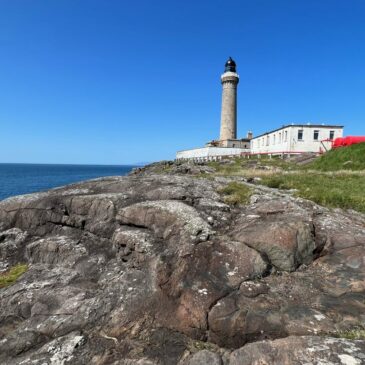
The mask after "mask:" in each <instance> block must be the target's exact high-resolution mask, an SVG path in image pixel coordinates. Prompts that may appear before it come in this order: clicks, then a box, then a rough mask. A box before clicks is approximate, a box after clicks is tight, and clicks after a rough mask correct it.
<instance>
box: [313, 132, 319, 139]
mask: <svg viewBox="0 0 365 365" xmlns="http://www.w3.org/2000/svg"><path fill="white" fill-rule="evenodd" d="M313 139H314V140H315V141H318V139H319V131H318V130H315V131H313Z"/></svg>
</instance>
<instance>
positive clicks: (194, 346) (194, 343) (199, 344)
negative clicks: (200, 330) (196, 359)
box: [186, 340, 219, 353]
mask: <svg viewBox="0 0 365 365" xmlns="http://www.w3.org/2000/svg"><path fill="white" fill-rule="evenodd" d="M186 348H187V349H188V350H189V351H190V352H191V353H195V352H198V351H202V350H209V351H213V352H217V351H218V349H219V347H218V346H217V345H216V344H214V343H211V342H204V341H198V340H190V341H188V343H187V344H186Z"/></svg>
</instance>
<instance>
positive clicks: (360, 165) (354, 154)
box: [305, 143, 365, 171]
mask: <svg viewBox="0 0 365 365" xmlns="http://www.w3.org/2000/svg"><path fill="white" fill-rule="evenodd" d="M305 169H311V170H320V171H339V170H356V171H358V170H365V143H358V144H354V145H352V146H348V147H340V148H336V149H333V150H331V151H329V152H327V153H325V154H324V155H322V156H321V157H319V158H318V159H316V160H315V161H313V162H311V163H309V164H308V165H306V166H305Z"/></svg>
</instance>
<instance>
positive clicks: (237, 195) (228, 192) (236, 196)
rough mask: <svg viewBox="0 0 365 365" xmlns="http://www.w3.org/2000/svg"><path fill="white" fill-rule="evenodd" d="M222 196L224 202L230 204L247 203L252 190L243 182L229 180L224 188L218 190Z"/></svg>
mask: <svg viewBox="0 0 365 365" xmlns="http://www.w3.org/2000/svg"><path fill="white" fill-rule="evenodd" d="M218 193H220V194H222V195H223V196H224V202H225V203H226V204H230V205H236V204H247V203H248V202H249V201H250V197H251V195H252V194H253V190H252V189H251V188H250V187H249V186H247V185H244V184H240V183H238V182H231V183H229V184H228V185H227V186H225V187H224V188H221V189H219V190H218Z"/></svg>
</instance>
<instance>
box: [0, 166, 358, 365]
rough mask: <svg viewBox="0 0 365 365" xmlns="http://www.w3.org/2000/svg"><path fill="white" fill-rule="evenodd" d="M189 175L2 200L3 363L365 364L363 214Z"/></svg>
mask: <svg viewBox="0 0 365 365" xmlns="http://www.w3.org/2000/svg"><path fill="white" fill-rule="evenodd" d="M185 167H186V166H185V165H177V166H175V165H172V164H169V163H165V164H163V165H161V164H156V165H153V166H152V167H150V168H144V169H140V170H138V171H135V172H134V173H133V174H131V175H130V176H126V177H111V178H103V179H96V180H91V181H86V182H83V183H79V184H73V185H69V186H66V187H62V188H58V189H53V190H50V191H48V192H44V193H38V194H31V195H24V196H19V197H14V198H9V199H7V200H4V201H2V202H0V272H6V271H7V270H8V269H9V268H11V267H12V266H14V265H15V264H17V263H27V264H28V271H27V272H26V273H25V274H24V275H23V276H22V277H21V278H19V279H18V280H17V281H16V282H15V283H14V284H13V285H11V286H8V287H6V288H1V289H0V308H1V311H0V363H1V364H9V365H11V364H36V365H37V364H39V365H41V364H42V365H43V364H65V365H66V364H98V365H99V364H100V365H102V364H105V365H106V364H115V365H117V364H134V365H135V364H144V365H150V364H168V365H173V364H181V365H198V364H217V365H235V364H246V363H247V364H261V365H262V364H270V365H271V364H308V363H313V364H317V363H318V364H322V363H323V364H324V363H328V364H330V363H331V364H332V363H333V364H362V363H364V362H365V359H364V357H363V355H362V353H363V352H364V341H351V340H345V339H341V338H335V337H334V336H338V334H339V333H346V331H348V330H351V329H354V328H359V329H361V328H362V327H363V326H364V325H365V323H364V322H365V317H364V313H365V285H364V282H365V280H364V279H365V278H364V272H365V261H364V246H365V217H364V216H363V215H361V214H359V213H356V212H352V211H350V212H344V211H340V210H328V209H326V208H323V207H320V206H317V205H316V204H314V203H311V202H308V201H305V200H302V199H298V198H295V197H292V196H290V194H289V193H288V194H284V193H282V192H279V191H276V190H272V189H268V188H264V187H260V186H251V188H252V189H253V195H252V196H251V203H250V204H247V205H241V206H239V205H236V206H229V205H227V204H226V203H225V202H224V197H223V196H221V195H220V194H219V191H220V190H221V189H222V188H223V187H225V186H226V185H227V184H228V183H229V182H231V181H232V180H234V181H237V182H240V183H246V182H245V181H243V180H242V179H240V178H223V177H220V178H218V177H215V178H214V177H212V178H209V179H206V178H201V177H195V176H194V175H195V174H199V173H202V172H203V173H204V174H203V175H204V176H205V175H206V174H209V173H210V172H209V168H207V166H199V165H193V166H190V167H189V169H187V170H186V169H185ZM305 358H306V359H307V360H305ZM306 361H307V362H306ZM310 361H312V362H310ZM316 361H317V362H316ZM320 361H322V362H320ZM346 361H347V362H346Z"/></svg>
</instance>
